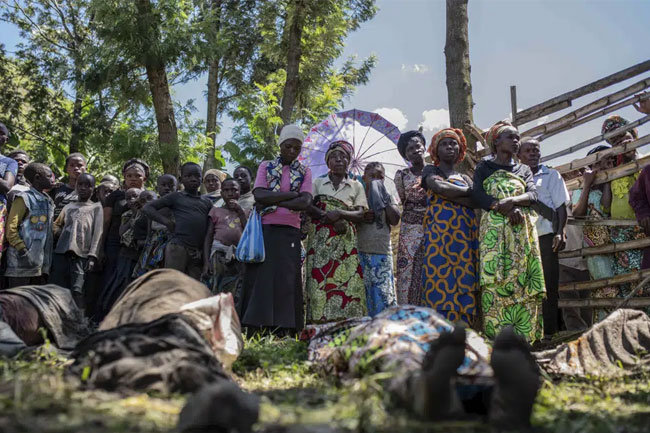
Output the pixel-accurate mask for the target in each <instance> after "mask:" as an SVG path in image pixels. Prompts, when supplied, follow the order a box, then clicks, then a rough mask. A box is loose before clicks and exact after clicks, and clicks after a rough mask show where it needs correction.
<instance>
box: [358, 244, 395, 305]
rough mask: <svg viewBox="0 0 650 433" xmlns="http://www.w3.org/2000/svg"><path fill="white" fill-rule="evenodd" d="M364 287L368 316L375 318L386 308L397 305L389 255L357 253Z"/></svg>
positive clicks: (391, 258) (391, 257)
mask: <svg viewBox="0 0 650 433" xmlns="http://www.w3.org/2000/svg"><path fill="white" fill-rule="evenodd" d="M359 261H360V262H361V267H362V268H363V282H364V284H365V286H366V301H367V305H368V315H369V316H376V315H377V314H379V313H381V312H382V311H384V310H385V309H386V308H388V307H393V306H395V305H397V300H396V299H395V282H394V278H393V256H392V255H391V254H367V253H361V252H360V253H359Z"/></svg>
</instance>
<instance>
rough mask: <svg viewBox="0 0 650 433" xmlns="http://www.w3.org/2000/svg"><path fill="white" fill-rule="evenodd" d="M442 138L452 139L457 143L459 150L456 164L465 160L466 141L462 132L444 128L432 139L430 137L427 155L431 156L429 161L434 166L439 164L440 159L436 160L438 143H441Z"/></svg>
mask: <svg viewBox="0 0 650 433" xmlns="http://www.w3.org/2000/svg"><path fill="white" fill-rule="evenodd" d="M443 138H453V139H454V140H456V142H457V143H458V146H459V147H460V150H459V151H458V159H456V162H460V161H462V160H463V159H465V152H466V151H467V140H466V139H465V135H464V134H463V131H461V130H460V129H456V128H445V129H441V130H440V131H438V132H436V133H435V134H434V135H433V137H431V144H430V145H429V149H427V150H428V151H429V155H431V160H432V161H433V163H434V164H435V165H438V164H440V159H439V158H438V143H440V142H441V141H442V139H443Z"/></svg>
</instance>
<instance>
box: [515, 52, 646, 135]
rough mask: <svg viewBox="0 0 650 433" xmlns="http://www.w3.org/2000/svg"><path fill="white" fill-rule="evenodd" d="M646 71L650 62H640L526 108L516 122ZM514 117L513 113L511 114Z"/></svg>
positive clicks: (532, 118)
mask: <svg viewBox="0 0 650 433" xmlns="http://www.w3.org/2000/svg"><path fill="white" fill-rule="evenodd" d="M646 71H650V60H646V61H645V62H641V63H639V64H636V65H634V66H630V67H629V68H626V69H623V70H622V71H619V72H616V73H614V74H612V75H608V76H607V77H604V78H601V79H599V80H596V81H593V82H591V83H589V84H586V85H584V86H582V87H579V88H577V89H575V90H572V91H570V92H567V93H563V94H562V95H560V96H556V97H555V98H551V99H549V100H547V101H544V102H542V103H540V104H537V105H534V106H532V107H530V108H527V109H525V110H522V111H520V112H519V113H518V114H517V120H518V122H520V123H519V124H524V123H527V122H530V121H532V120H535V119H538V118H540V117H542V116H540V115H539V113H540V112H541V111H543V110H545V109H548V108H549V107H552V106H554V105H557V104H559V103H561V102H565V101H572V100H574V99H576V98H579V97H581V96H585V95H588V94H590V93H593V92H596V91H598V90H601V89H604V88H605V87H609V86H611V85H613V84H616V83H620V82H622V81H625V80H627V79H629V78H632V77H635V76H637V75H639V74H642V73H644V72H646ZM513 116H514V113H513Z"/></svg>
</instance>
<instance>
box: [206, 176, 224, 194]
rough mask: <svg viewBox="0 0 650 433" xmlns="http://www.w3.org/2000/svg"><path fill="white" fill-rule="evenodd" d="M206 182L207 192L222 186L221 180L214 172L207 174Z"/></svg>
mask: <svg viewBox="0 0 650 433" xmlns="http://www.w3.org/2000/svg"><path fill="white" fill-rule="evenodd" d="M204 183H205V190H206V191H207V192H212V191H217V190H218V189H219V187H221V181H220V180H219V178H218V177H217V176H215V175H214V174H209V175H207V176H206V177H205V182H204Z"/></svg>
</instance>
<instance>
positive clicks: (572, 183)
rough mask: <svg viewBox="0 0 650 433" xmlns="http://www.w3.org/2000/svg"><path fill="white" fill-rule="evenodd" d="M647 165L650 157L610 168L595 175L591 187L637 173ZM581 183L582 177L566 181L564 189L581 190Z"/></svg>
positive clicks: (649, 162)
mask: <svg viewBox="0 0 650 433" xmlns="http://www.w3.org/2000/svg"><path fill="white" fill-rule="evenodd" d="M648 164H650V156H646V157H644V158H641V159H637V160H636V161H632V162H628V163H627V164H623V165H619V166H618V167H614V168H610V169H609V170H606V171H601V172H599V173H598V174H596V179H594V183H593V185H599V184H601V183H607V182H611V181H612V180H615V179H619V178H621V177H625V176H629V175H631V174H634V173H636V172H638V171H641V170H642V169H643V167H645V166H646V165H648ZM582 183H583V179H582V177H577V178H575V179H571V180H569V181H567V182H566V187H567V189H568V190H569V191H573V190H574V189H578V188H582Z"/></svg>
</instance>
